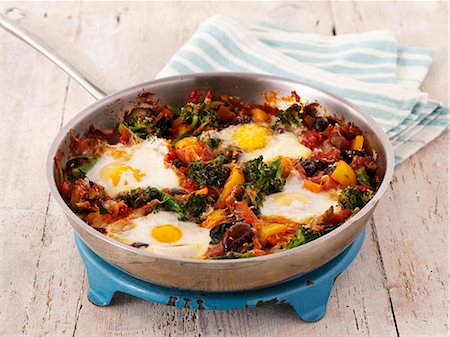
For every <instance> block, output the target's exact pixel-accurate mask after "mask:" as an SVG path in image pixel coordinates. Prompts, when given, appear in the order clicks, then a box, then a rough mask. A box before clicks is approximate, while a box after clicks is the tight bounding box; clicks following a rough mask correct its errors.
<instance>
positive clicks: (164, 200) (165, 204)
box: [118, 187, 184, 215]
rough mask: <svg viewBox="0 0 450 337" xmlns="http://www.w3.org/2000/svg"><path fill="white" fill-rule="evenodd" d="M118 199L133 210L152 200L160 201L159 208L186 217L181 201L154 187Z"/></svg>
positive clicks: (135, 191) (141, 189)
mask: <svg viewBox="0 0 450 337" xmlns="http://www.w3.org/2000/svg"><path fill="white" fill-rule="evenodd" d="M118 199H120V200H123V201H125V203H126V204H127V205H128V206H130V207H133V208H139V207H142V206H144V205H145V204H147V203H148V202H150V201H152V200H158V201H159V204H158V208H162V209H164V210H166V211H173V212H177V213H178V214H181V215H184V208H183V203H182V202H181V201H180V200H178V199H177V198H176V197H174V196H172V195H170V194H167V193H164V192H161V191H160V190H158V189H157V188H154V187H147V188H137V189H134V190H131V191H130V192H127V193H124V194H122V195H120V196H119V197H118Z"/></svg>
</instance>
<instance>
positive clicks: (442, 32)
mask: <svg viewBox="0 0 450 337" xmlns="http://www.w3.org/2000/svg"><path fill="white" fill-rule="evenodd" d="M447 6H448V5H447V3H444V2H427V3H415V4H414V5H411V4H405V3H393V2H385V3H383V6H379V5H375V4H374V3H345V4H341V3H340V4H335V5H333V11H334V13H335V19H336V29H337V32H338V33H348V32H354V31H355V30H356V31H365V30H368V29H379V28H383V29H389V30H391V31H393V32H394V33H395V36H396V37H397V39H398V41H399V43H400V44H401V45H405V46H415V47H429V48H432V49H433V50H435V52H436V54H435V58H434V61H433V66H432V69H431V71H430V74H429V75H428V77H427V79H426V81H425V83H424V85H423V90H425V91H427V92H429V94H430V97H431V98H434V99H439V100H441V101H442V102H443V103H444V104H448V78H447V77H446V76H447V73H448V31H447V30H448V22H447V12H448V9H447V8H448V7H447ZM419 13H420V14H419ZM349 18H351V20H349ZM380 18H383V24H382V25H380ZM431 27H432V28H431ZM431 31H433V32H439V33H438V34H433V38H430V32H431ZM448 153H449V152H448V135H445V136H443V137H440V138H439V139H437V140H436V141H434V142H433V143H431V144H430V145H428V146H427V147H426V148H424V149H422V150H421V151H420V152H419V153H418V154H416V155H414V156H413V157H412V158H410V159H409V160H407V161H406V162H405V163H403V164H402V165H400V166H399V167H398V168H397V169H396V172H395V176H394V179H393V182H392V184H391V186H390V189H389V191H388V192H387V195H386V197H385V199H384V200H383V201H382V202H380V205H379V206H378V209H377V210H376V212H375V214H374V220H375V228H376V235H377V237H378V239H379V245H380V250H381V255H382V258H383V266H384V268H385V270H386V286H387V288H388V290H389V293H390V296H391V300H392V305H393V309H394V313H395V320H396V325H397V329H398V333H399V334H400V335H404V336H417V335H427V336H444V335H447V331H448V326H447V305H448V302H447V296H446V291H447V286H446V284H447V267H448V266H447V260H448V255H447V243H448V230H447V225H448V212H447V209H448V198H447V197H446V196H447V192H448V162H447V161H446V160H441V159H442V158H448Z"/></svg>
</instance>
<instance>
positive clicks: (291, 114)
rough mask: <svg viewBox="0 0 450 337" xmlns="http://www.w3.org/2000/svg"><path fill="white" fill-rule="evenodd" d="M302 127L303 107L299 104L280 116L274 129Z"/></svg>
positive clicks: (282, 112)
mask: <svg viewBox="0 0 450 337" xmlns="http://www.w3.org/2000/svg"><path fill="white" fill-rule="evenodd" d="M302 125H303V119H302V107H301V106H300V105H298V104H293V105H291V106H290V107H289V108H287V109H286V110H284V111H281V112H280V113H279V114H278V116H277V119H276V121H275V123H274V124H273V125H272V128H273V129H278V128H280V127H298V126H302Z"/></svg>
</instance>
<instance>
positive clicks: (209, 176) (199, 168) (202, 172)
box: [186, 153, 232, 187]
mask: <svg viewBox="0 0 450 337" xmlns="http://www.w3.org/2000/svg"><path fill="white" fill-rule="evenodd" d="M231 160H232V159H231V158H230V157H228V156H227V155H225V154H222V153H221V154H219V155H218V156H217V157H216V158H215V159H214V160H212V161H210V162H207V163H205V162H202V161H200V160H196V161H194V162H192V163H190V164H189V166H188V171H187V174H186V175H187V177H188V178H192V179H194V180H195V181H196V182H197V184H198V185H199V186H205V185H210V186H215V187H222V186H223V185H224V184H225V182H226V181H227V179H228V177H229V176H230V169H229V168H228V167H227V166H224V164H227V163H229V162H230V161H231Z"/></svg>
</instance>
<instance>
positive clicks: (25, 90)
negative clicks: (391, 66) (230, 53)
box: [0, 2, 449, 337]
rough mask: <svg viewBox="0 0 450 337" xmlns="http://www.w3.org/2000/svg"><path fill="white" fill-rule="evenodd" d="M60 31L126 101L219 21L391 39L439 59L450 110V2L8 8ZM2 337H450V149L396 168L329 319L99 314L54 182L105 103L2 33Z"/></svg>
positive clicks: (131, 302) (437, 93)
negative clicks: (60, 159)
mask: <svg viewBox="0 0 450 337" xmlns="http://www.w3.org/2000/svg"><path fill="white" fill-rule="evenodd" d="M12 5H15V6H18V7H22V8H25V9H27V10H29V11H33V12H34V13H37V14H38V15H40V16H42V17H45V19H46V21H47V22H48V25H49V26H51V27H53V29H54V30H55V31H57V32H58V33H60V34H62V35H63V36H65V37H66V38H67V39H68V40H69V41H72V42H75V43H76V44H78V45H79V46H80V47H81V48H83V49H84V50H85V51H86V53H87V54H88V55H90V56H91V57H92V58H94V59H95V60H96V61H97V62H98V63H100V64H102V65H103V66H104V68H105V69H106V70H107V71H108V72H109V73H113V74H115V77H116V80H117V82H118V83H120V84H122V85H123V86H124V87H125V86H129V85H131V84H134V83H138V82H143V81H147V80H150V79H152V78H154V76H155V75H156V74H157V72H158V71H159V70H160V69H161V68H162V67H163V66H164V64H165V63H166V62H167V60H168V59H169V57H170V56H171V55H172V54H173V53H174V52H175V51H176V50H177V49H178V48H179V47H180V46H181V45H182V44H183V43H184V41H186V40H187V39H188V37H189V36H190V35H191V34H192V33H193V32H194V30H195V28H196V26H197V25H198V24H199V23H200V22H201V21H202V20H204V19H205V18H207V17H208V16H210V15H212V14H215V13H222V14H225V15H229V16H230V17H232V18H236V19H239V20H243V21H245V22H246V23H251V22H253V21H257V20H261V19H271V20H273V21H275V22H278V23H281V24H287V25H290V26H292V27H295V28H299V29H301V30H304V31H310V32H317V33H324V34H332V32H333V31H335V32H336V33H337V34H341V33H351V32H362V31H366V30H372V29H380V28H385V29H390V30H392V31H393V32H394V33H395V35H396V37H397V38H398V41H399V42H400V44H402V45H405V46H419V47H431V48H433V49H434V50H435V52H436V55H435V59H434V63H433V67H432V69H431V72H430V74H429V76H428V77H427V80H426V81H425V83H424V85H423V87H422V88H423V90H425V91H426V92H428V93H429V94H430V96H431V97H432V98H434V99H437V100H440V101H442V102H444V103H445V104H447V105H448V96H447V93H448V78H447V77H446V76H447V74H448V65H447V60H448V21H447V12H448V7H447V3H446V2H427V3H420V2H414V3H401V2H400V3H398V2H395V3H394V2H392V3H391V2H379V3H367V2H364V3H363V2H359V3H354V2H342V3H329V2H314V3H312V2H309V3H302V2H295V3H288V2H283V3H272V2H259V3H255V2H247V3H219V2H213V3H206V2H202V3H199V2H196V3H194V2H176V3H172V2H171V3H169V2H166V3H140V2H133V3H131V2H130V3H121V2H105V3H91V2H61V3H55V2H53V3H43V2H40V3H27V2H20V3H12V2H11V3H4V4H3V8H7V7H9V6H12ZM1 38H2V43H1V47H2V51H1V66H2V67H1V83H2V88H1V109H2V111H1V116H2V117H1V118H2V121H1V128H2V129H1V149H2V153H1V156H2V170H1V172H2V173H1V174H2V175H1V177H2V181H1V184H0V186H1V189H2V192H1V202H2V203H1V208H2V226H1V234H0V240H1V247H2V249H1V264H0V265H1V267H0V268H1V269H0V275H1V276H0V277H1V286H0V288H1V293H0V296H1V309H0V312H1V321H0V335H1V336H5V337H6V336H21V335H25V336H58V337H59V336H181V335H182V336H251V335H254V336H299V335H308V336H369V335H371V336H419V335H421V336H444V335H447V306H448V298H447V282H448V276H447V267H448V265H447V261H448V256H447V243H448V241H447V238H448V237H447V235H448V228H447V225H448V213H447V209H448V197H447V191H448V153H449V152H448V136H447V135H445V136H442V137H440V138H439V139H437V140H436V141H434V142H433V143H432V144H430V145H429V146H427V147H426V148H425V149H423V150H422V151H420V152H419V153H418V154H416V155H414V156H413V157H412V158H410V159H409V160H407V161H406V162H405V163H403V164H402V165H401V166H400V167H398V168H397V170H396V173H395V177H394V179H393V182H392V184H391V186H390V188H389V190H388V192H387V195H386V197H385V198H384V199H383V200H382V202H380V204H379V206H378V208H377V210H376V212H375V214H374V216H373V219H372V221H371V223H370V225H369V226H368V231H367V236H366V240H365V242H364V246H363V248H362V250H361V252H360V254H359V256H358V257H357V258H356V260H355V262H354V263H353V264H352V265H351V266H350V268H348V270H347V271H346V272H344V273H343V274H342V275H341V276H340V277H339V278H338V279H337V282H336V284H335V287H334V290H333V292H332V296H331V298H330V302H329V306H328V312H327V315H326V316H325V318H324V319H322V320H321V321H319V322H317V323H305V322H302V321H300V320H299V319H298V318H297V317H296V315H295V313H294V311H293V310H292V309H291V308H290V307H289V306H283V305H273V306H264V307H259V308H257V309H248V310H236V311H224V312H222V311H194V310H182V309H177V308H174V307H169V306H163V305H158V304H153V303H149V302H145V301H142V300H139V299H136V298H132V297H130V296H126V295H117V296H116V297H115V299H114V302H113V305H112V306H110V307H105V308H100V307H96V306H94V305H92V304H91V303H90V302H89V301H88V300H87V297H86V291H87V286H88V285H87V280H86V275H85V272H84V268H83V265H82V262H81V259H80V258H79V256H78V253H77V251H76V249H75V246H74V240H73V234H72V231H71V228H70V226H69V225H68V224H67V222H66V220H65V218H64V216H63V214H62V212H61V210H60V209H59V207H58V206H57V205H56V204H55V202H54V201H53V200H52V198H51V197H50V195H49V191H48V188H47V182H46V180H45V178H44V177H45V170H44V161H45V158H46V155H47V151H48V147H49V144H50V142H51V141H52V139H53V138H54V136H55V135H56V134H57V132H58V130H59V129H60V128H61V125H62V124H64V123H65V122H66V121H67V120H68V119H70V118H71V117H72V116H73V115H75V114H76V113H77V112H78V111H79V110H80V109H81V108H82V107H83V106H85V105H86V104H88V103H91V102H92V101H93V99H92V97H90V96H89V95H88V94H87V93H86V92H85V91H84V90H83V89H82V88H81V87H80V86H79V85H78V84H77V83H75V82H74V81H73V80H72V79H70V78H68V76H67V75H66V74H65V73H63V72H62V71H61V70H59V69H58V68H57V67H56V66H55V65H53V64H52V63H50V62H49V61H48V60H47V59H45V58H44V57H43V56H41V55H40V54H38V53H37V52H36V51H34V50H33V49H31V48H30V47H28V46H27V45H25V44H24V43H23V42H21V41H18V40H17V39H16V38H14V37H12V36H10V35H8V34H6V33H5V32H4V31H1Z"/></svg>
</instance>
